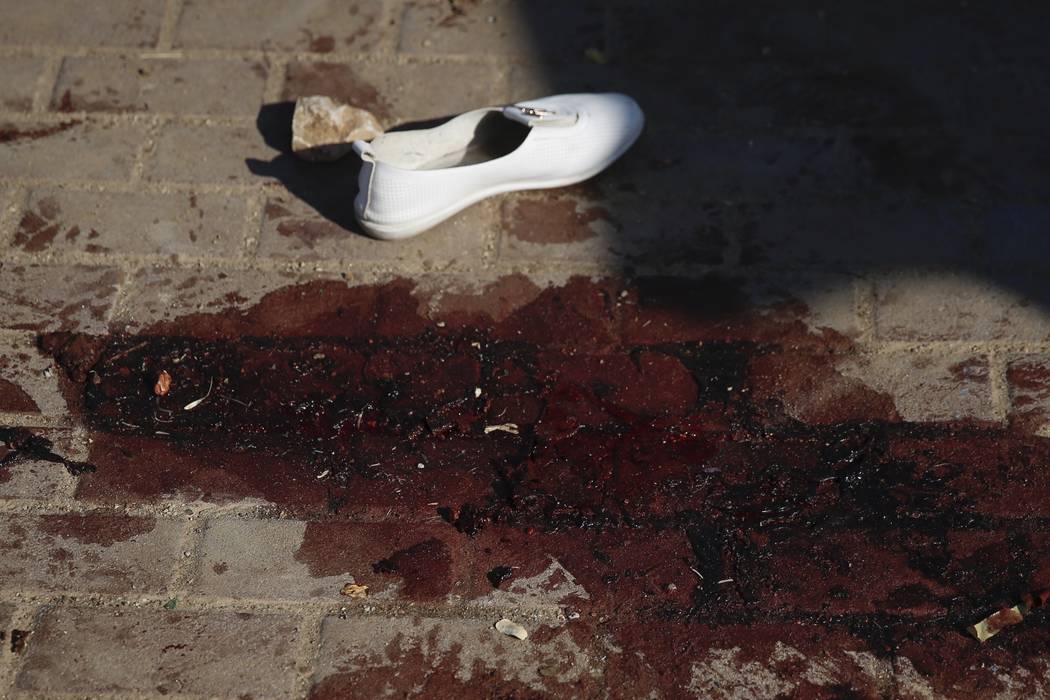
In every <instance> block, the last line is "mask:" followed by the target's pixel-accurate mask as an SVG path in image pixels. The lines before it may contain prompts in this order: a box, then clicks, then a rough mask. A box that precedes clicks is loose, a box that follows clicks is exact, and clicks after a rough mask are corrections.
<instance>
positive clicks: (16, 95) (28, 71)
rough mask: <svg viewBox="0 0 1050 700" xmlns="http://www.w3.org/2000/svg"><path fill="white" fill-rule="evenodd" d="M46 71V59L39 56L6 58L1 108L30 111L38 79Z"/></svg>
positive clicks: (0, 87) (0, 82) (0, 76)
mask: <svg viewBox="0 0 1050 700" xmlns="http://www.w3.org/2000/svg"><path fill="white" fill-rule="evenodd" d="M43 69H44V59H43V58H39V57H37V56H5V57H4V71H3V73H2V74H0V107H2V108H3V109H9V110H12V111H29V110H30V109H31V108H32V107H33V93H35V92H36V83H37V78H38V77H39V76H40V74H41V72H42V71H43Z"/></svg>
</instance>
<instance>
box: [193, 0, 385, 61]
mask: <svg viewBox="0 0 1050 700" xmlns="http://www.w3.org/2000/svg"><path fill="white" fill-rule="evenodd" d="M384 19H385V16H384V13H383V2H382V0H355V1H354V2H339V1H338V0H306V1H305V2H296V3H288V2H284V1H283V0H219V1H218V2H216V1H213V0H206V1H202V0H189V1H188V2H187V3H186V4H185V6H184V7H183V10H182V15H181V16H180V17H179V22H178V27H177V29H176V33H175V45H176V46H184V47H195V48H201V47H204V48H223V49H279V50H283V51H315V52H318V53H328V52H330V51H355V52H357V51H374V50H376V49H377V48H379V47H380V45H381V43H382V39H383V31H384V29H385V23H384Z"/></svg>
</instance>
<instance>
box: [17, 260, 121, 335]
mask: <svg viewBox="0 0 1050 700" xmlns="http://www.w3.org/2000/svg"><path fill="white" fill-rule="evenodd" d="M121 278H122V275H121V273H120V272H119V271H118V270H116V269H113V268H106V267H87V266H82V265H73V266H62V265H48V266H45V265H16V264H12V263H0V302H3V304H4V317H3V319H2V320H0V328H6V329H8V330H20V331H37V332H46V331H58V330H63V331H81V332H85V333H102V332H104V331H105V330H106V319H107V317H108V315H109V311H110V308H111V307H112V305H113V302H114V300H115V298H116V294H117V285H118V284H119V283H120V281H121Z"/></svg>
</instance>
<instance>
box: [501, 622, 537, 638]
mask: <svg viewBox="0 0 1050 700" xmlns="http://www.w3.org/2000/svg"><path fill="white" fill-rule="evenodd" d="M496 631H497V632H499V633H500V634H505V635H507V636H508V637H514V638H516V639H525V638H526V637H528V636H529V633H528V630H526V629H525V628H524V627H522V626H521V625H519V624H518V623H517V622H511V621H510V620H508V619H507V618H503V619H502V620H500V621H499V622H497V623H496Z"/></svg>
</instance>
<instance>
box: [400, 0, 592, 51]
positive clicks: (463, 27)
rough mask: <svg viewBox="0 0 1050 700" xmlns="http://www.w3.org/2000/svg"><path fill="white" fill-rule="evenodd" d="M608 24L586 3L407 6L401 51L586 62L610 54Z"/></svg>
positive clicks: (495, 0) (513, 0)
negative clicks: (589, 55)
mask: <svg viewBox="0 0 1050 700" xmlns="http://www.w3.org/2000/svg"><path fill="white" fill-rule="evenodd" d="M604 19H605V18H604V15H603V13H602V11H601V8H600V7H598V6H593V5H590V4H583V3H553V2H545V3H541V4H535V3H528V2H520V1H518V0H489V1H488V2H482V3H471V4H454V5H449V4H446V3H441V2H433V1H429V2H420V3H407V4H406V5H405V9H404V13H403V14H402V16H401V38H400V43H399V48H400V50H401V51H403V52H406V53H420V54H469V55H473V56H492V55H502V56H507V55H514V56H531V57H536V56H540V57H543V58H545V59H558V58H560V59H569V60H575V61H583V60H584V55H585V51H586V50H587V49H599V50H607V47H606V46H605V34H604V32H605V23H604Z"/></svg>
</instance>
